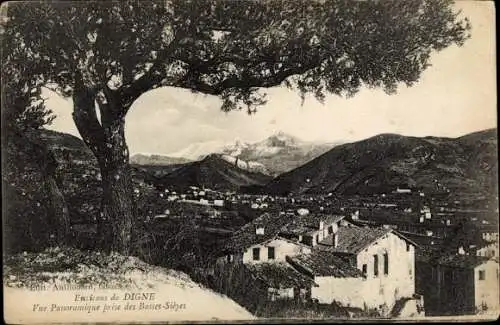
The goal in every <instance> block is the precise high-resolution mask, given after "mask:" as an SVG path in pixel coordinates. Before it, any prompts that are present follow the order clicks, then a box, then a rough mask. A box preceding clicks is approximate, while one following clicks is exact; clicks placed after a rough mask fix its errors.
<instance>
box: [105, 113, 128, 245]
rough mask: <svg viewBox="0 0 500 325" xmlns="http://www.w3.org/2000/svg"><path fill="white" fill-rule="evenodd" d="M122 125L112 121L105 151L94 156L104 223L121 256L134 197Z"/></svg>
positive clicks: (107, 132)
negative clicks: (98, 170)
mask: <svg viewBox="0 0 500 325" xmlns="http://www.w3.org/2000/svg"><path fill="white" fill-rule="evenodd" d="M124 124H125V121H124V120H123V119H122V120H119V121H114V122H113V123H111V125H109V126H107V127H106V128H105V129H104V130H105V138H106V144H107V146H108V147H109V150H108V151H107V153H106V154H105V155H103V156H100V157H97V160H98V162H99V165H100V168H101V176H102V187H103V200H102V212H103V218H104V224H108V225H110V226H111V229H110V230H111V231H112V238H113V240H112V247H113V249H114V250H116V251H118V252H120V253H122V254H129V253H130V248H131V247H130V241H131V235H132V225H133V220H134V208H133V199H134V198H133V195H132V179H131V175H130V166H129V154H128V147H127V145H126V143H125V132H124V131H125V126H124Z"/></svg>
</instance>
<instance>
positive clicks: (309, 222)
mask: <svg viewBox="0 0 500 325" xmlns="http://www.w3.org/2000/svg"><path fill="white" fill-rule="evenodd" d="M342 219H344V216H341V215H330V214H308V215H304V216H296V217H294V218H293V220H292V221H291V222H289V223H287V224H286V225H285V226H283V227H282V228H281V232H282V233H285V234H292V235H301V234H306V233H309V232H311V231H312V230H319V224H320V222H321V221H323V222H324V223H325V224H332V223H335V222H338V221H340V220H342Z"/></svg>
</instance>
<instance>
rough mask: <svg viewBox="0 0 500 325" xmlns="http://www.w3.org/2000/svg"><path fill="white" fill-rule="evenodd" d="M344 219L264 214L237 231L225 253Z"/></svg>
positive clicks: (322, 216)
mask: <svg viewBox="0 0 500 325" xmlns="http://www.w3.org/2000/svg"><path fill="white" fill-rule="evenodd" d="M343 218H344V217H343V216H339V215H328V214H313V215H305V216H294V215H280V214H278V213H264V214H262V215H261V216H260V217H258V218H256V219H254V220H253V221H252V222H250V223H247V224H246V225H244V226H243V227H242V228H241V229H239V230H238V231H236V232H235V233H234V235H233V236H232V237H231V239H230V240H229V241H228V243H227V245H226V246H225V251H226V252H227V251H232V252H235V251H241V250H244V249H246V248H248V247H250V246H252V245H255V244H259V243H262V242H264V241H266V240H269V239H271V238H274V237H275V236H277V235H278V234H280V233H284V234H285V233H286V234H306V233H308V232H310V231H311V230H313V229H319V222H320V221H324V222H325V223H326V224H330V223H333V222H336V221H339V220H342V219H343ZM257 227H263V228H264V234H262V235H258V234H256V232H255V230H256V228H257Z"/></svg>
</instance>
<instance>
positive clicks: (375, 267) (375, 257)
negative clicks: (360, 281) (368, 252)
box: [373, 255, 378, 277]
mask: <svg viewBox="0 0 500 325" xmlns="http://www.w3.org/2000/svg"><path fill="white" fill-rule="evenodd" d="M373 276H375V277H377V276H378V255H373Z"/></svg>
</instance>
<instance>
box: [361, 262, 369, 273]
mask: <svg viewBox="0 0 500 325" xmlns="http://www.w3.org/2000/svg"><path fill="white" fill-rule="evenodd" d="M362 272H363V275H364V276H366V274H367V273H368V265H366V264H363V266H362Z"/></svg>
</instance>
